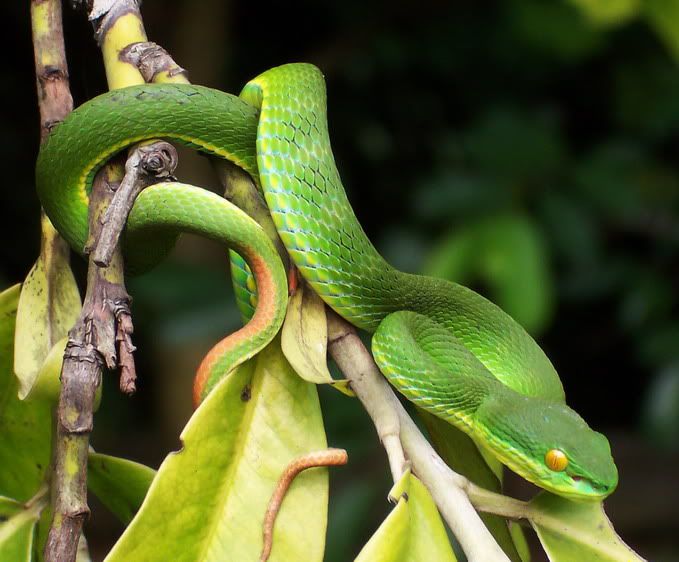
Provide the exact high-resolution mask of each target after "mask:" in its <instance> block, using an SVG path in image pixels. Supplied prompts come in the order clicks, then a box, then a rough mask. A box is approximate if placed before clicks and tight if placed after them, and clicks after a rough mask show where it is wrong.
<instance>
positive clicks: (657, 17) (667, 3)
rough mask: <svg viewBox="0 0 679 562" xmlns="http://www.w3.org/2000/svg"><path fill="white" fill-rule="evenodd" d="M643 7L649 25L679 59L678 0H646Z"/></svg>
mask: <svg viewBox="0 0 679 562" xmlns="http://www.w3.org/2000/svg"><path fill="white" fill-rule="evenodd" d="M643 7H644V14H645V16H646V19H647V20H648V23H649V24H650V26H651V27H652V28H653V30H654V31H655V32H656V34H657V35H658V36H659V37H660V39H661V40H662V41H663V42H664V43H665V47H667V49H668V50H669V51H670V54H671V55H672V56H673V57H674V58H675V60H679V0H646V1H645V2H644V4H643Z"/></svg>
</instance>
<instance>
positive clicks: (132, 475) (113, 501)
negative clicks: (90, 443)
mask: <svg viewBox="0 0 679 562" xmlns="http://www.w3.org/2000/svg"><path fill="white" fill-rule="evenodd" d="M155 475H156V471H155V470H153V469H152V468H149V467H148V466H146V465H143V464H140V463H137V462H134V461H130V460H127V459H121V458H118V457H112V456H109V455H102V454H99V453H90V454H89V458H88V462H87V487H88V488H89V490H90V492H92V493H93V494H94V495H95V496H97V497H98V498H99V499H100V500H101V502H102V503H103V504H104V505H105V506H106V507H107V508H108V509H109V510H111V512H112V513H113V514H114V515H116V517H118V519H120V520H121V521H122V522H123V523H125V524H127V523H129V522H130V521H132V518H133V517H134V515H135V513H137V511H138V510H139V507H140V506H141V504H142V502H143V501H144V498H145V497H146V492H147V491H148V489H149V486H151V482H152V481H153V477H154V476H155Z"/></svg>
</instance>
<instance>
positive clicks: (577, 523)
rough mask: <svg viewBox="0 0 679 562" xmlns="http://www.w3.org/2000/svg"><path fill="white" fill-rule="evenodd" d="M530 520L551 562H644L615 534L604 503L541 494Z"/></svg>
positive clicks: (531, 503) (533, 501)
mask: <svg viewBox="0 0 679 562" xmlns="http://www.w3.org/2000/svg"><path fill="white" fill-rule="evenodd" d="M529 506H530V508H529V509H530V516H529V520H530V523H531V525H532V526H533V528H534V529H535V531H536V532H537V534H538V537H539V538H540V542H541V543H542V546H543V547H544V549H545V551H546V552H547V555H548V556H549V559H550V560H551V562H572V561H573V560H587V562H632V561H633V560H643V558H641V557H640V556H639V555H637V554H636V553H635V552H634V551H633V550H632V549H631V548H630V547H629V546H627V545H626V544H625V543H624V542H623V541H622V539H621V538H620V537H619V536H618V535H617V534H616V532H615V529H613V525H611V522H610V521H609V519H608V517H606V513H604V508H603V503H601V502H574V501H570V500H567V499H565V498H561V497H559V496H555V495H553V494H549V493H547V492H541V493H540V494H538V495H537V496H536V497H535V498H534V499H532V500H531V501H530V503H529Z"/></svg>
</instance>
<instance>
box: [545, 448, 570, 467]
mask: <svg viewBox="0 0 679 562" xmlns="http://www.w3.org/2000/svg"><path fill="white" fill-rule="evenodd" d="M545 464H546V465H547V467H548V468H549V469H550V470H553V471H554V472H561V471H562V470H566V467H567V466H568V457H567V456H566V453H564V452H563V451H560V450H559V449H550V450H549V451H547V454H546V455H545Z"/></svg>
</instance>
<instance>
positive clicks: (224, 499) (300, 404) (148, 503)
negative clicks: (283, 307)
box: [106, 340, 328, 562]
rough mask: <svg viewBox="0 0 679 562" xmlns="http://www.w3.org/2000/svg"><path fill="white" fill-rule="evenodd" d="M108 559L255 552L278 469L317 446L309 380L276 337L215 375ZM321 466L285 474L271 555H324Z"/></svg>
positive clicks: (205, 557)
mask: <svg viewBox="0 0 679 562" xmlns="http://www.w3.org/2000/svg"><path fill="white" fill-rule="evenodd" d="M181 437H182V440H183V443H184V447H183V449H182V450H181V451H180V452H176V453H171V454H170V455H168V457H167V458H166V459H165V461H164V462H163V464H162V465H161V467H160V469H159V470H158V474H157V475H156V477H155V479H154V480H153V483H152V484H151V488H150V489H149V492H148V495H147V497H146V499H145V501H144V503H143V505H142V507H141V509H140V511H139V512H138V513H137V516H136V517H135V518H134V520H133V521H132V523H131V524H130V526H129V527H128V528H127V530H126V531H125V533H124V534H123V536H122V537H121V538H120V540H119V541H118V543H117V544H116V545H115V546H114V548H113V550H112V551H111V553H110V554H109V556H108V557H107V559H106V560H107V562H119V561H128V560H135V561H139V562H143V561H145V560H149V561H155V560H173V561H177V562H181V561H184V560H186V561H191V562H193V561H195V560H201V561H205V562H209V561H219V562H228V561H229V560H233V561H238V562H240V561H243V560H257V559H258V557H259V554H260V551H261V549H262V522H263V519H264V514H265V511H266V508H267V506H268V502H269V500H270V498H271V495H272V493H273V491H274V488H275V486H276V484H277V482H278V479H279V478H280V476H281V474H282V472H283V471H284V469H285V468H286V467H287V465H288V463H289V462H290V461H291V460H293V459H294V458H296V457H298V456H300V455H302V454H306V453H308V452H311V451H316V450H319V449H324V448H325V447H326V439H325V432H324V430H323V421H322V418H321V412H320V405H319V402H318V395H317V392H316V386H315V385H313V384H310V383H307V382H305V381H303V380H302V379H300V378H299V377H298V376H297V375H296V374H295V372H294V371H293V370H292V368H291V367H290V365H289V364H288V362H287V361H286V360H285V358H284V357H283V354H282V352H281V349H280V341H279V340H275V341H274V342H273V343H272V344H270V345H269V346H268V347H267V348H266V349H264V350H263V351H262V352H260V353H259V355H258V356H257V357H256V358H255V359H253V360H252V361H249V362H248V363H246V364H245V365H243V366H241V367H239V368H238V369H236V370H235V371H234V372H233V373H232V374H230V375H229V376H228V377H227V378H226V379H224V380H223V381H222V382H221V383H220V384H219V385H218V386H217V387H216V388H215V389H214V390H213V391H212V393H211V394H210V395H209V396H208V398H207V399H206V400H205V401H204V402H203V404H202V405H201V406H200V408H199V409H198V410H197V411H196V412H195V414H194V415H193V417H192V418H191V420H190V421H189V423H188V424H187V426H186V427H185V428H184V431H183V432H182V436H181ZM327 505H328V476H327V469H312V470H307V471H305V472H303V473H302V474H300V475H299V476H298V477H297V478H296V479H295V480H294V482H293V484H292V486H291V488H290V490H289V492H288V494H287V496H286V498H285V500H284V502H283V505H282V508H281V511H280V513H279V515H278V518H277V520H276V526H275V530H274V540H273V550H272V553H271V558H270V560H271V561H272V562H274V561H277V560H278V561H289V560H305V561H309V562H313V561H320V560H322V559H323V547H324V541H325V530H326V520H327V519H326V518H327Z"/></svg>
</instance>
